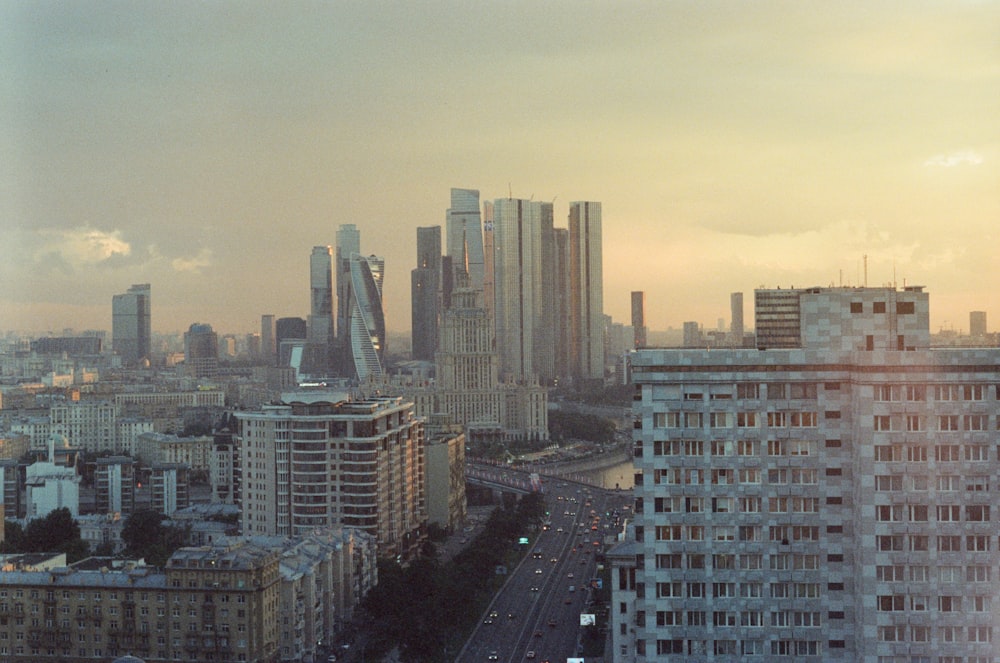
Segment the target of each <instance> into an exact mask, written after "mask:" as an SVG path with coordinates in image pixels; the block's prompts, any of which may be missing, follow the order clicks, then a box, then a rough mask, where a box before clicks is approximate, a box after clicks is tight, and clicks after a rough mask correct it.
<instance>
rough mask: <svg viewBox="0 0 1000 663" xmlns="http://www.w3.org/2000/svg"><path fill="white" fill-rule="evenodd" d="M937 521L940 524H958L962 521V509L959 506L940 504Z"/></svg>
mask: <svg viewBox="0 0 1000 663" xmlns="http://www.w3.org/2000/svg"><path fill="white" fill-rule="evenodd" d="M937 519H938V522H957V521H959V520H961V507H960V506H959V505H957V504H939V505H938V506H937Z"/></svg>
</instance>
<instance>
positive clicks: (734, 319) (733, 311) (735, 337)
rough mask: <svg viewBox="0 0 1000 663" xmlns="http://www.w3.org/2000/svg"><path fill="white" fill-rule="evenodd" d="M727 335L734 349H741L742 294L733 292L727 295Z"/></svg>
mask: <svg viewBox="0 0 1000 663" xmlns="http://www.w3.org/2000/svg"><path fill="white" fill-rule="evenodd" d="M729 308H730V319H729V335H730V336H731V337H732V341H733V345H734V346H735V347H738V348H740V347H743V293H742V292H734V293H731V294H730V295H729Z"/></svg>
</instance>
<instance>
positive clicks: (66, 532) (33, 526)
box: [0, 507, 190, 567]
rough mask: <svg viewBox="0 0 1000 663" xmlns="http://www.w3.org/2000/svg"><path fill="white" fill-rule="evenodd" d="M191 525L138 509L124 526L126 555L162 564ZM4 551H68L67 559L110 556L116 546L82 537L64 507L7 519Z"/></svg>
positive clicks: (7, 552) (0, 548) (179, 544)
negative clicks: (25, 519) (24, 522)
mask: <svg viewBox="0 0 1000 663" xmlns="http://www.w3.org/2000/svg"><path fill="white" fill-rule="evenodd" d="M189 529H190V528H186V527H177V526H172V525H170V524H169V522H168V519H167V517H166V516H164V515H163V514H162V513H157V512H156V511H151V510H142V511H136V512H135V513H133V514H132V515H131V516H129V518H128V520H126V521H125V525H124V526H123V528H122V541H123V542H124V543H125V551H124V554H123V556H125V557H130V558H142V559H145V560H146V563H147V564H151V565H153V566H159V567H162V566H164V565H165V564H166V563H167V560H168V559H170V556H171V555H172V554H173V553H174V551H175V550H177V549H178V548H180V547H181V546H183V545H184V544H185V541H187V537H188V533H189ZM0 552H2V553H5V554H12V553H52V552H54V553H66V563H67V564H72V563H74V562H78V561H80V560H81V559H84V558H85V557H88V556H90V555H97V556H101V557H110V556H112V555H113V554H114V547H113V545H112V544H110V543H102V544H100V545H98V546H97V547H96V548H95V549H94V550H91V549H90V545H89V544H88V543H87V542H86V541H84V540H83V539H82V538H81V537H80V524H79V523H77V522H76V519H74V518H73V515H72V514H71V513H70V511H69V509H67V508H65V507H63V508H61V509H56V510H54V511H52V512H50V513H49V514H48V515H47V516H45V517H43V518H35V519H33V520H31V521H30V522H28V524H27V525H26V526H24V527H22V526H21V525H20V524H19V523H17V522H15V521H13V520H6V521H4V541H3V543H0Z"/></svg>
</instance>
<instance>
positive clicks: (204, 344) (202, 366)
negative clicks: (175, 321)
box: [184, 322, 219, 378]
mask: <svg viewBox="0 0 1000 663" xmlns="http://www.w3.org/2000/svg"><path fill="white" fill-rule="evenodd" d="M184 372H185V373H186V374H187V375H189V376H191V377H196V378H204V377H213V376H214V375H216V374H217V373H218V372H219V335H218V334H216V333H215V331H213V330H212V325H206V324H201V323H197V322H196V323H194V324H193V325H191V326H190V327H189V328H188V330H187V331H186V332H184Z"/></svg>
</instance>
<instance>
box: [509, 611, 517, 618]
mask: <svg viewBox="0 0 1000 663" xmlns="http://www.w3.org/2000/svg"><path fill="white" fill-rule="evenodd" d="M516 616H517V615H515V614H514V613H513V612H508V613H507V619H514V617H516Z"/></svg>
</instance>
